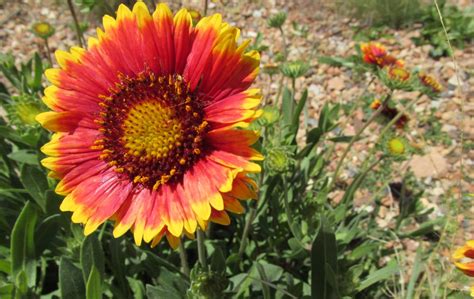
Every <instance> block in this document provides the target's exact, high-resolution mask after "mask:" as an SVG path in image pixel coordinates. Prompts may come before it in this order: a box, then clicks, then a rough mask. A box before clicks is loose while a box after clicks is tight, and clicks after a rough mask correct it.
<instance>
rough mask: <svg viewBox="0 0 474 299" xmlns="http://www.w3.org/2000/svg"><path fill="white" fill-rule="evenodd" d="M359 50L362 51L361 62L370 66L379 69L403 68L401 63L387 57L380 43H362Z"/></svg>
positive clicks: (391, 57) (390, 56) (394, 58)
mask: <svg viewBox="0 0 474 299" xmlns="http://www.w3.org/2000/svg"><path fill="white" fill-rule="evenodd" d="M360 49H361V51H362V55H363V57H362V58H363V60H364V61H365V62H366V63H368V64H372V65H375V66H377V67H380V68H382V67H384V66H390V65H396V66H400V67H403V65H404V63H403V61H401V60H398V59H397V58H396V57H394V56H392V55H389V54H388V53H387V50H386V49H385V47H384V46H383V45H382V44H381V43H376V42H370V43H363V44H361V45H360Z"/></svg>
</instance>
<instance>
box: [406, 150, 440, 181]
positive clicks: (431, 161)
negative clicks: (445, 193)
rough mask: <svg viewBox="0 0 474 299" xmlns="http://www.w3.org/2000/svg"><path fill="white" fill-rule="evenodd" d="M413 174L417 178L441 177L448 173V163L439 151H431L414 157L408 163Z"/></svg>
mask: <svg viewBox="0 0 474 299" xmlns="http://www.w3.org/2000/svg"><path fill="white" fill-rule="evenodd" d="M409 166H410V168H411V169H412V170H413V173H414V174H415V175H416V176H417V177H419V178H427V177H442V176H443V175H444V174H445V173H446V172H447V171H448V167H449V165H448V162H447V161H446V158H445V157H443V155H441V154H440V150H439V149H432V150H431V151H430V153H429V154H427V155H424V156H420V155H414V156H413V158H412V159H411V161H410V162H409Z"/></svg>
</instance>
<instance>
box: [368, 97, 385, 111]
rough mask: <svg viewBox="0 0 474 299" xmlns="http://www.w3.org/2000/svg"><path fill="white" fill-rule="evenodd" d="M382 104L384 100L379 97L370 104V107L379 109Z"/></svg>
mask: <svg viewBox="0 0 474 299" xmlns="http://www.w3.org/2000/svg"><path fill="white" fill-rule="evenodd" d="M381 105H382V102H381V101H380V100H379V99H375V100H374V101H373V102H372V103H371V104H370V108H371V109H372V110H377V109H379V108H380V106H381Z"/></svg>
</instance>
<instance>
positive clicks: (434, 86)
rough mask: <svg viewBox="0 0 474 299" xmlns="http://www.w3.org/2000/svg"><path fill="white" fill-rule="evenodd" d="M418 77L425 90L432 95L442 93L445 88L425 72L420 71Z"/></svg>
mask: <svg viewBox="0 0 474 299" xmlns="http://www.w3.org/2000/svg"><path fill="white" fill-rule="evenodd" d="M418 78H419V79H420V83H421V85H422V87H423V89H424V91H425V92H426V93H428V94H430V95H434V94H437V93H440V92H441V91H442V90H443V87H442V86H441V84H440V83H439V82H438V80H436V79H435V78H434V77H433V76H431V75H427V74H425V73H419V74H418Z"/></svg>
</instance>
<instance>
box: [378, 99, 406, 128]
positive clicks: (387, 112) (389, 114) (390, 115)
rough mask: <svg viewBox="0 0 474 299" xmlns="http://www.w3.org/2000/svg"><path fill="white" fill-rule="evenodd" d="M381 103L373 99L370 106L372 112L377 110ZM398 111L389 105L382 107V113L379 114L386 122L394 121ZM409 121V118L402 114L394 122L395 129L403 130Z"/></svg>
mask: <svg viewBox="0 0 474 299" xmlns="http://www.w3.org/2000/svg"><path fill="white" fill-rule="evenodd" d="M382 104H383V103H382V102H381V101H380V100H379V99H375V100H374V101H373V102H372V103H371V104H370V108H371V109H372V110H378V109H379V108H380V106H381V105H382ZM398 113H399V111H398V109H397V108H395V107H390V106H389V105H387V104H385V105H384V106H383V107H382V111H381V112H380V114H381V115H382V116H383V117H384V118H386V119H387V120H389V121H390V120H392V119H394V118H395V117H396V116H397V115H398ZM409 120H410V118H409V117H408V116H407V115H406V114H402V115H401V116H400V117H399V118H398V119H397V121H396V122H395V127H397V128H398V129H403V128H405V125H406V124H407V122H408V121H409Z"/></svg>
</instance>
